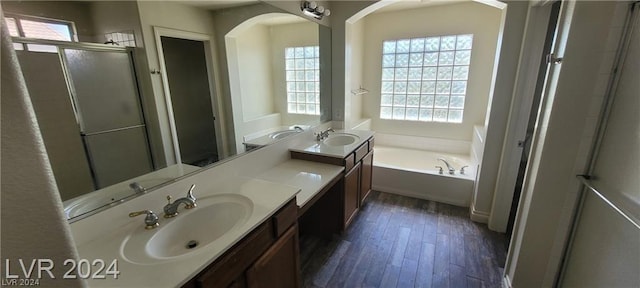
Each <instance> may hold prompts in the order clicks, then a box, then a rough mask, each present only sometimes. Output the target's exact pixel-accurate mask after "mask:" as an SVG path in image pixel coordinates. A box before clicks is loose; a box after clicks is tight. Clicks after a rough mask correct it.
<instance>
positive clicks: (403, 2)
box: [373, 0, 471, 13]
mask: <svg viewBox="0 0 640 288" xmlns="http://www.w3.org/2000/svg"><path fill="white" fill-rule="evenodd" d="M470 1H471V0H399V1H396V2H395V3H392V4H389V5H387V6H384V7H382V8H380V9H378V10H376V11H375V12H373V13H385V12H392V11H402V10H408V9H418V8H425V7H432V6H440V5H451V4H458V3H464V2H470ZM389 2H392V1H389Z"/></svg>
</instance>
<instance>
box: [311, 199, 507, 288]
mask: <svg viewBox="0 0 640 288" xmlns="http://www.w3.org/2000/svg"><path fill="white" fill-rule="evenodd" d="M300 257H301V259H300V260H301V262H300V263H301V269H302V277H303V287H317V288H326V287H384V288H386V287H454V288H457V287H474V288H475V287H500V284H501V280H502V279H501V277H502V273H503V271H504V269H503V268H501V267H504V261H505V260H504V259H505V258H506V238H505V237H504V234H500V233H495V232H492V231H489V230H488V229H487V227H486V225H484V224H478V223H475V222H473V221H471V220H470V219H469V212H468V208H464V207H456V206H451V205H447V204H442V203H436V202H433V201H427V200H420V199H413V198H408V197H404V196H399V195H393V194H388V193H381V192H377V191H372V194H371V195H370V196H369V197H368V198H367V200H366V204H365V205H363V206H362V207H361V210H360V211H359V214H358V215H357V216H356V218H355V219H354V221H353V222H352V224H351V226H350V227H349V228H348V229H347V231H345V232H344V233H343V234H342V235H336V236H335V237H334V238H333V239H331V241H329V240H322V239H320V238H317V237H316V236H313V235H300ZM501 265H502V266H501Z"/></svg>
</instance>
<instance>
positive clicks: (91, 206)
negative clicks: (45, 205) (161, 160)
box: [63, 164, 200, 219]
mask: <svg viewBox="0 0 640 288" xmlns="http://www.w3.org/2000/svg"><path fill="white" fill-rule="evenodd" d="M198 170H200V167H197V166H192V165H187V164H175V165H170V166H168V167H165V168H162V169H159V170H156V171H153V172H150V173H147V174H144V175H141V176H138V177H135V178H131V179H128V180H126V181H122V182H120V183H116V184H113V185H111V186H108V187H105V188H102V189H99V190H96V191H93V192H91V193H87V194H84V195H81V196H78V197H75V198H73V199H69V200H66V201H64V203H63V205H64V207H65V208H64V212H65V214H66V216H67V219H70V218H73V217H77V216H80V215H82V214H84V213H87V212H90V211H93V210H95V209H96V208H99V207H101V206H104V205H108V204H111V203H114V202H119V201H118V200H121V199H124V198H127V197H129V196H132V195H134V194H135V192H134V191H133V190H132V189H131V187H129V184H130V183H133V182H137V183H138V184H140V185H142V187H144V188H145V189H149V188H152V187H154V186H157V185H160V184H163V183H166V182H169V181H172V180H174V179H177V178H180V177H182V176H184V175H187V174H189V173H192V172H195V171H198ZM114 199H115V200H114Z"/></svg>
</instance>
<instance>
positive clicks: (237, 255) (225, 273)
mask: <svg viewBox="0 0 640 288" xmlns="http://www.w3.org/2000/svg"><path fill="white" fill-rule="evenodd" d="M274 240H275V239H274V237H273V224H272V222H271V221H266V222H265V223H264V224H262V225H260V226H259V227H258V228H256V230H254V231H253V232H251V234H249V236H247V237H246V238H245V239H243V240H241V241H240V242H239V243H238V244H236V245H235V246H234V247H232V248H231V249H230V250H229V251H227V252H226V253H225V254H224V255H223V256H222V257H220V259H219V260H217V261H216V262H215V263H214V264H213V265H211V266H210V268H208V269H207V270H205V272H203V273H202V274H201V275H200V276H198V277H197V280H196V282H197V284H198V287H227V286H229V285H230V284H231V283H232V282H233V281H234V280H236V279H238V277H240V276H241V274H242V273H244V271H245V269H246V268H247V267H249V265H251V263H253V262H255V261H256V259H258V257H259V256H260V255H262V253H264V252H265V251H267V249H268V248H269V247H270V246H271V244H272V243H273V241H274Z"/></svg>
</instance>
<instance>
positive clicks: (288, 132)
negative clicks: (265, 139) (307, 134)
mask: <svg viewBox="0 0 640 288" xmlns="http://www.w3.org/2000/svg"><path fill="white" fill-rule="evenodd" d="M300 132H302V131H300V130H282V131H277V132H273V133H271V134H269V138H271V139H282V138H285V137H287V136H289V135H294V134H298V133H300Z"/></svg>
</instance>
